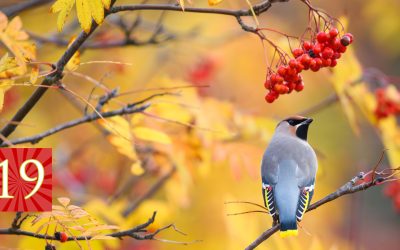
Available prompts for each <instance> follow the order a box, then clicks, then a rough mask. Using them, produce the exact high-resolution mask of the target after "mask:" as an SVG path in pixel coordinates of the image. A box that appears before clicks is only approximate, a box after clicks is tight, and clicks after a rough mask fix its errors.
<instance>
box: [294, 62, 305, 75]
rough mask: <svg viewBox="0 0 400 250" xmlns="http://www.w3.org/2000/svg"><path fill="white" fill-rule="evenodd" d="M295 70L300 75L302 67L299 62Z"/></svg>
mask: <svg viewBox="0 0 400 250" xmlns="http://www.w3.org/2000/svg"><path fill="white" fill-rule="evenodd" d="M296 69H297V72H298V73H300V72H301V71H303V69H304V65H303V64H301V63H300V62H298V63H297V67H296Z"/></svg>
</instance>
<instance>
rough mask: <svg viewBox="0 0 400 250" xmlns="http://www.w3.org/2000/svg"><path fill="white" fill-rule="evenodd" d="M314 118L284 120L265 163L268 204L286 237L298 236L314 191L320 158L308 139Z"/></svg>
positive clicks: (265, 194)
mask: <svg viewBox="0 0 400 250" xmlns="http://www.w3.org/2000/svg"><path fill="white" fill-rule="evenodd" d="M312 121H313V119H311V118H306V117H301V116H294V117H289V118H287V119H285V120H283V121H281V122H280V123H279V124H278V125H277V127H276V129H275V134H274V136H273V137H272V140H271V142H270V144H269V146H268V148H267V150H266V151H265V153H264V156H263V159H262V163H261V176H262V191H263V197H264V203H265V206H266V207H267V209H268V211H269V213H270V215H271V216H272V218H273V220H274V225H275V224H276V223H280V235H281V236H282V237H285V236H289V235H297V233H298V231H297V221H300V220H301V219H302V217H303V215H304V213H305V211H306V210H307V208H308V206H309V204H310V201H311V198H312V196H313V193H314V183H315V175H316V173H317V168H318V163H317V157H316V154H315V152H314V150H313V149H312V147H311V146H310V145H309V144H308V142H307V133H308V127H309V125H310V124H311V122H312Z"/></svg>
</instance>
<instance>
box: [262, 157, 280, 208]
mask: <svg viewBox="0 0 400 250" xmlns="http://www.w3.org/2000/svg"><path fill="white" fill-rule="evenodd" d="M270 151H271V150H270V149H267V151H265V153H264V156H263V160H262V162H261V176H262V192H263V198H264V204H265V207H266V208H267V210H268V212H269V214H270V215H271V216H274V215H275V213H276V205H275V202H274V193H273V186H275V185H276V183H277V182H278V167H279V166H278V162H277V161H276V159H275V158H274V157H273V155H274V154H273V152H270Z"/></svg>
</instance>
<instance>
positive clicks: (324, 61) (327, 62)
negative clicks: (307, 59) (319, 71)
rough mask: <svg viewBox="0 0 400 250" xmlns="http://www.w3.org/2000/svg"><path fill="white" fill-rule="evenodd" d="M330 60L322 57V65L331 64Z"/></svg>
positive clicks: (327, 65)
mask: <svg viewBox="0 0 400 250" xmlns="http://www.w3.org/2000/svg"><path fill="white" fill-rule="evenodd" d="M331 63H332V60H331V59H322V66H324V67H329V66H331Z"/></svg>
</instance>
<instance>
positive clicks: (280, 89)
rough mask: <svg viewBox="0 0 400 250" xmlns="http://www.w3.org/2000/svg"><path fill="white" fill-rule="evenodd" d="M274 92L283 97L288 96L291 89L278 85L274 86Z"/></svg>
mask: <svg viewBox="0 0 400 250" xmlns="http://www.w3.org/2000/svg"><path fill="white" fill-rule="evenodd" d="M274 90H275V91H276V92H277V93H279V94H281V95H283V94H286V93H287V92H289V87H288V86H285V85H283V84H277V85H275V86H274Z"/></svg>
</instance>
